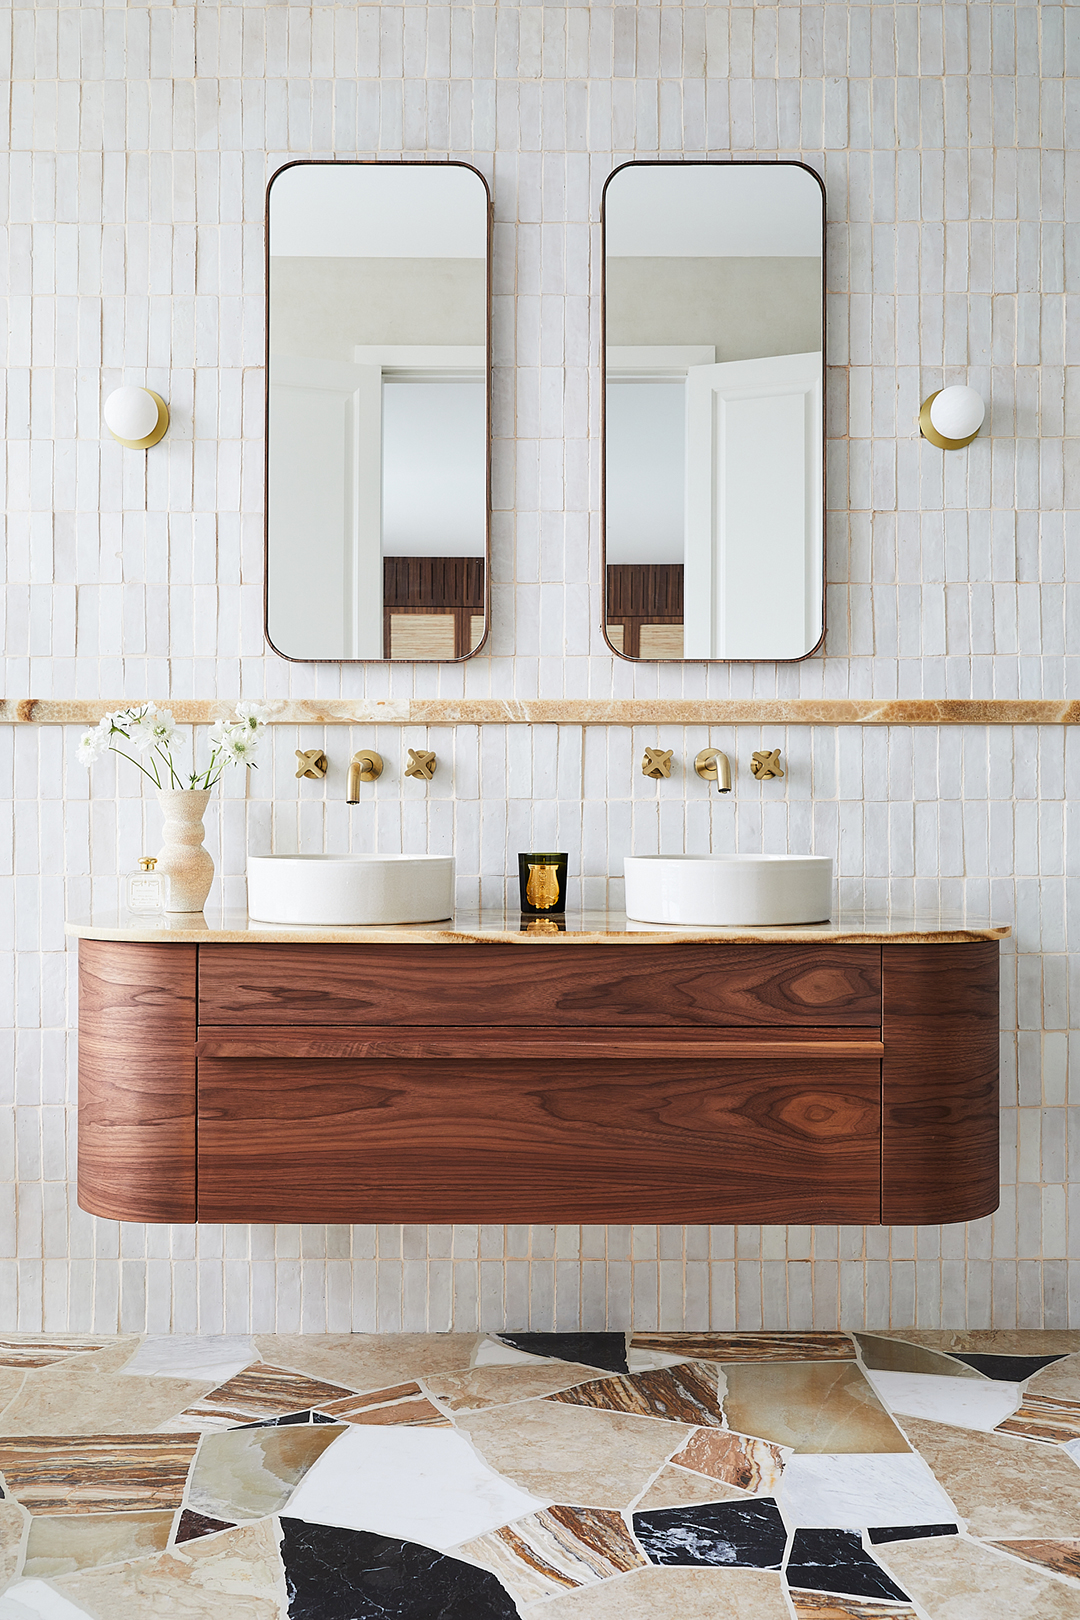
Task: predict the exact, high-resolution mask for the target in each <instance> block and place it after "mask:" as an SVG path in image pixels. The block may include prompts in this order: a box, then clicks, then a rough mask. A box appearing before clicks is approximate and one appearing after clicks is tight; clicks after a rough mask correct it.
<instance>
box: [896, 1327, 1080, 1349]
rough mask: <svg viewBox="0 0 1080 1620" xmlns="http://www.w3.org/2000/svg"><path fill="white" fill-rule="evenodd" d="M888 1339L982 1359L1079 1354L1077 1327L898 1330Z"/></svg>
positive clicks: (1079, 1337) (1079, 1338)
mask: <svg viewBox="0 0 1080 1620" xmlns="http://www.w3.org/2000/svg"><path fill="white" fill-rule="evenodd" d="M889 1337H890V1338H891V1339H904V1340H906V1342H907V1343H908V1344H924V1345H926V1346H927V1348H928V1349H930V1350H945V1351H954V1352H955V1351H958V1350H963V1351H965V1352H966V1351H970V1352H971V1354H972V1355H984V1356H1054V1355H1062V1356H1065V1355H1068V1354H1069V1353H1070V1352H1071V1351H1080V1328H897V1329H895V1330H894V1329H890V1331H889Z"/></svg>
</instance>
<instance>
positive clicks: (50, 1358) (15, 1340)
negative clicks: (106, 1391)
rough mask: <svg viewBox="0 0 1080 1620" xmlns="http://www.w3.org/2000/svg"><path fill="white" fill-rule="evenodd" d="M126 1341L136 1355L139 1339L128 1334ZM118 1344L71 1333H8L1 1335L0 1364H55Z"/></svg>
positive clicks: (113, 1341) (26, 1365)
mask: <svg viewBox="0 0 1080 1620" xmlns="http://www.w3.org/2000/svg"><path fill="white" fill-rule="evenodd" d="M125 1342H126V1343H129V1344H130V1345H131V1350H132V1354H134V1351H135V1347H136V1345H137V1344H138V1342H139V1341H138V1339H137V1338H135V1337H134V1336H127V1335H125ZM115 1343H116V1340H115V1339H85V1338H76V1337H74V1336H73V1335H69V1334H53V1335H51V1336H50V1335H49V1334H46V1333H42V1334H37V1333H26V1334H8V1335H6V1336H5V1337H3V1338H0V1367H51V1366H53V1365H54V1363H55V1362H57V1361H66V1360H67V1358H68V1356H78V1355H86V1354H89V1353H90V1352H92V1351H95V1350H106V1349H112V1347H113V1346H114V1344H115Z"/></svg>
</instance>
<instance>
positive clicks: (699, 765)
mask: <svg viewBox="0 0 1080 1620" xmlns="http://www.w3.org/2000/svg"><path fill="white" fill-rule="evenodd" d="M694 769H695V771H697V773H698V775H699V776H700V777H703V778H704V779H705V781H706V782H715V783H716V791H717V793H730V792H731V761H730V760H729V759H728V757H727V755H726V754H723V753H721V752H720V750H719V748H703V749H702V750H701V753H700V754H699V755H698V756H697V758H696V759H695V761H694Z"/></svg>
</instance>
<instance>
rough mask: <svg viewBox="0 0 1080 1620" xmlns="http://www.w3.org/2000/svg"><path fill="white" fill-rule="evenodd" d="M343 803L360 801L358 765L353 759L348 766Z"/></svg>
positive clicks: (357, 802)
mask: <svg viewBox="0 0 1080 1620" xmlns="http://www.w3.org/2000/svg"><path fill="white" fill-rule="evenodd" d="M345 803H346V804H359V803H360V766H359V765H358V764H357V762H356V760H355V759H354V760H353V761H352V764H351V765H350V766H349V780H348V785H347V786H346V788H345Z"/></svg>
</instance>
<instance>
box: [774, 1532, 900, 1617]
mask: <svg viewBox="0 0 1080 1620" xmlns="http://www.w3.org/2000/svg"><path fill="white" fill-rule="evenodd" d="M784 1573H785V1575H786V1576H787V1582H788V1585H789V1586H806V1587H809V1588H810V1589H811V1590H812V1591H815V1592H837V1593H841V1594H842V1595H843V1596H845V1597H864V1598H892V1599H894V1600H895V1601H896V1602H898V1603H899V1602H903V1601H905V1600H907V1601H910V1600H909V1599H908V1595H907V1593H906V1592H903V1591H901V1589H900V1587H899V1586H897V1585H896V1583H895V1582H894V1581H892V1580H890V1578H889V1576H888V1575H886V1573H885V1571H884V1570H883V1569H882V1567H881V1565H880V1564H878V1563H875V1562H874V1560H873V1559H872V1558H871V1557H870V1555H869V1553H868V1552H867V1551H866V1550H865V1548H864V1547H863V1544H862V1537H861V1535H860V1533H859V1531H858V1530H796V1532H795V1535H794V1537H793V1538H792V1544H791V1551H790V1553H789V1554H788V1561H787V1568H786V1570H785V1571H784Z"/></svg>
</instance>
